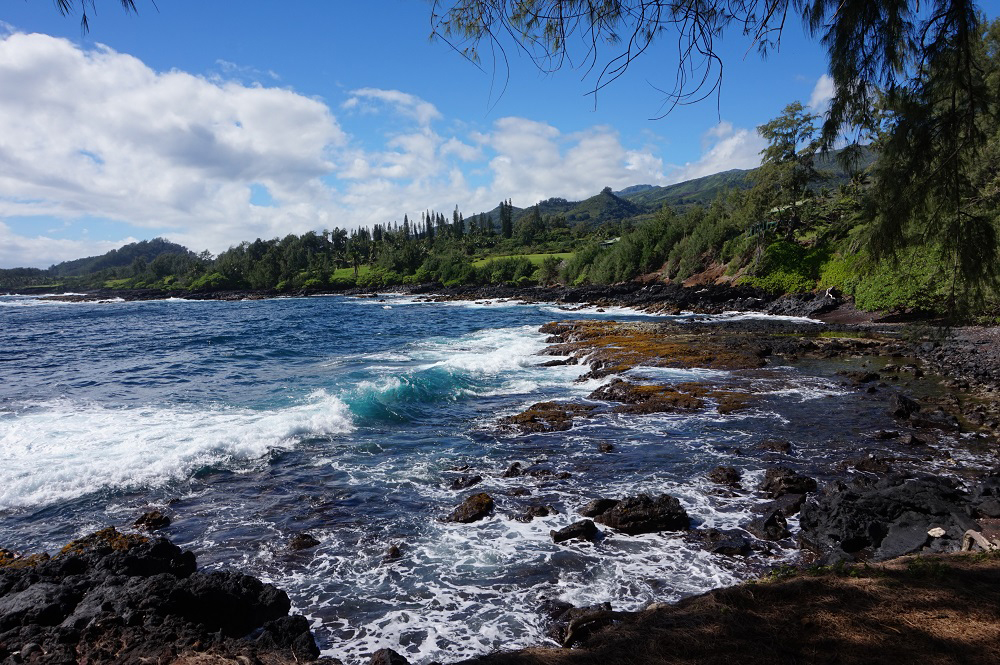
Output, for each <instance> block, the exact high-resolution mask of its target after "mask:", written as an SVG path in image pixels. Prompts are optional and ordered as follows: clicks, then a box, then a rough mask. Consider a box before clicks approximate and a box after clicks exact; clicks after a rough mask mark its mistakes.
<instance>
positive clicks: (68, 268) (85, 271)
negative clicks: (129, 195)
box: [48, 238, 195, 277]
mask: <svg viewBox="0 0 1000 665" xmlns="http://www.w3.org/2000/svg"><path fill="white" fill-rule="evenodd" d="M161 254H185V255H188V254H190V255H191V256H192V257H194V256H195V254H194V252H192V251H191V250H189V249H188V248H187V247H184V246H183V245H178V244H177V243H173V242H170V241H169V240H165V239H163V238H153V239H152V240H143V241H141V242H133V243H131V244H128V245H125V246H123V247H120V248H118V249H113V250H111V251H110V252H107V253H105V254H101V255H100V256H88V257H86V258H82V259H74V260H72V261H63V262H62V263H57V264H55V265H54V266H52V267H50V268H49V270H48V274H49V275H51V276H53V277H74V276H80V275H89V274H90V273H94V272H99V271H101V270H106V269H108V268H122V267H125V266H129V265H132V262H133V261H135V260H136V259H141V260H143V261H145V262H146V263H150V262H152V261H153V259H155V258H156V257H157V256H160V255H161Z"/></svg>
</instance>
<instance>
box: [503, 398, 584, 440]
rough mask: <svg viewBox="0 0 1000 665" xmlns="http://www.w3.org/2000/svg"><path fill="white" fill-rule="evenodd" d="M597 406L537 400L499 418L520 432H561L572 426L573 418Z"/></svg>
mask: <svg viewBox="0 0 1000 665" xmlns="http://www.w3.org/2000/svg"><path fill="white" fill-rule="evenodd" d="M596 408H597V407H596V406H594V405H591V404H573V403H571V402H538V403H537V404H532V405H531V406H529V407H528V408H527V409H525V410H524V411H522V412H521V413H518V414H516V415H513V416H507V417H506V418H501V419H500V424H501V425H508V426H511V427H513V428H515V429H517V430H519V431H520V432H521V433H525V434H528V433H540V432H563V431H565V430H568V429H569V428H570V427H572V426H573V419H574V418H576V417H581V416H586V415H587V414H588V413H590V412H591V411H593V410H594V409H596Z"/></svg>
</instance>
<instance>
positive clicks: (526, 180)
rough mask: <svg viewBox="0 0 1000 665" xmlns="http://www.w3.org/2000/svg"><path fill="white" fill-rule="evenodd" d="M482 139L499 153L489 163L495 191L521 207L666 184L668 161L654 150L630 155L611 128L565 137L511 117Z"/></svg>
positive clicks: (535, 122)
mask: <svg viewBox="0 0 1000 665" xmlns="http://www.w3.org/2000/svg"><path fill="white" fill-rule="evenodd" d="M477 138H478V140H479V141H480V142H481V143H482V144H483V145H485V146H488V147H489V148H491V149H492V150H493V151H494V152H495V153H496V156H495V157H493V159H491V160H490V164H489V165H490V169H491V171H492V174H493V189H494V190H495V192H496V193H498V194H500V196H501V197H502V198H512V199H514V201H515V202H516V203H517V205H522V206H523V205H531V204H533V203H536V202H537V201H539V200H541V199H545V198H549V197H552V196H558V197H562V198H567V199H577V198H583V197H587V196H592V195H594V194H596V193H597V192H598V191H599V190H600V189H601V188H603V187H606V186H610V187H612V188H613V189H620V188H623V187H628V186H629V185H634V184H637V183H639V182H642V183H650V184H663V183H665V182H666V178H665V176H664V175H663V173H662V166H663V163H662V160H660V159H659V158H658V157H656V156H655V155H653V154H652V153H651V152H649V151H637V150H627V149H626V148H625V147H624V146H623V145H622V143H621V139H620V137H619V136H618V133H617V132H615V131H614V130H613V129H611V128H609V127H593V128H590V129H589V130H587V131H584V132H578V133H573V134H562V133H561V132H560V131H559V130H558V129H557V128H555V127H553V126H552V125H549V124H546V123H542V122H537V121H534V120H529V119H527V118H517V117H508V118H501V119H499V120H498V121H497V122H496V123H495V126H494V130H493V131H492V132H491V133H488V134H481V135H479V136H478V137H477Z"/></svg>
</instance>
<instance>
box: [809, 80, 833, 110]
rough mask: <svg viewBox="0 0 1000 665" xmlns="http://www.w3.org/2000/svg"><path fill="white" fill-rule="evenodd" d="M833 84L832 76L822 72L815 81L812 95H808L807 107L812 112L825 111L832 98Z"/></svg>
mask: <svg viewBox="0 0 1000 665" xmlns="http://www.w3.org/2000/svg"><path fill="white" fill-rule="evenodd" d="M833 93H834V86H833V77H832V76H830V75H829V74H823V75H822V76H820V77H819V80H817V81H816V85H815V86H814V87H813V91H812V95H810V96H809V108H810V109H812V111H813V112H814V113H826V111H827V109H828V108H830V100H831V99H833Z"/></svg>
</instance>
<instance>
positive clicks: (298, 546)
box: [288, 532, 319, 552]
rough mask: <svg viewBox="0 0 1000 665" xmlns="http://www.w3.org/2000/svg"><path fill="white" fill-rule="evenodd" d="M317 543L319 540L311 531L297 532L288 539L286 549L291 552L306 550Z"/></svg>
mask: <svg viewBox="0 0 1000 665" xmlns="http://www.w3.org/2000/svg"><path fill="white" fill-rule="evenodd" d="M317 545H319V540H317V539H316V537H315V536H313V535H312V534H311V533H305V532H302V533H297V534H295V535H294V536H292V539H291V540H290V541H288V549H290V550H292V551H293V552H298V551H300V550H307V549H310V548H312V547H316V546H317Z"/></svg>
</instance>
